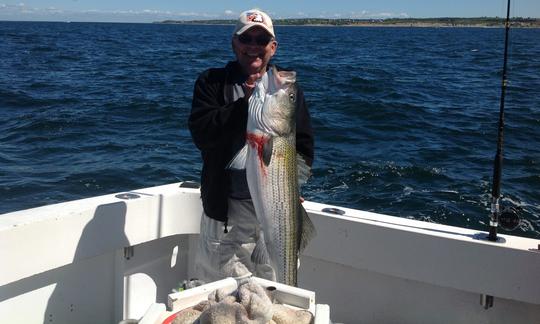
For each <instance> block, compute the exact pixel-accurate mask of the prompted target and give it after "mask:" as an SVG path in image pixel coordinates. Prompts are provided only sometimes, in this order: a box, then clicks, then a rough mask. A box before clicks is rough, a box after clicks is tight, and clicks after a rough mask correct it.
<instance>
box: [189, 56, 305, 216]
mask: <svg viewBox="0 0 540 324" xmlns="http://www.w3.org/2000/svg"><path fill="white" fill-rule="evenodd" d="M278 70H279V68H278ZM244 81H245V76H243V75H242V73H241V68H240V65H239V64H238V63H237V62H229V63H228V64H227V66H225V67H224V68H213V69H208V70H206V71H204V72H203V73H201V75H200V76H199V78H198V79H197V81H196V82H195V89H194V92H193V102H192V106H191V115H190V116H189V121H188V125H189V130H190V131H191V136H192V138H193V142H194V143H195V145H196V146H197V148H198V149H199V150H200V151H201V156H202V160H203V167H202V172H201V197H202V202H203V208H204V212H205V214H206V215H207V216H209V217H211V218H213V219H216V220H218V221H226V220H227V209H228V205H227V199H228V197H229V193H230V178H229V176H228V173H227V171H226V166H227V164H228V163H229V162H230V161H231V159H232V158H233V157H234V155H235V154H236V153H237V152H238V151H239V150H240V149H241V148H242V147H243V146H244V144H245V136H246V127H247V114H248V101H247V100H245V99H244V98H240V99H238V100H236V101H233V98H234V97H233V89H234V84H242V83H243V82H244ZM296 109H297V110H296V149H297V151H298V152H300V153H301V154H302V156H304V158H305V159H306V162H307V163H308V164H309V165H311V164H312V163H313V154H314V153H313V131H312V128H311V119H310V116H309V112H308V109H307V106H306V103H305V100H304V94H303V92H302V90H301V89H300V88H299V89H298V94H297V107H296Z"/></svg>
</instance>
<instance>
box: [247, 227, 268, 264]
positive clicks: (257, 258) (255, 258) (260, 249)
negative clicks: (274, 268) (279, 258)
mask: <svg viewBox="0 0 540 324" xmlns="http://www.w3.org/2000/svg"><path fill="white" fill-rule="evenodd" d="M251 262H253V263H255V264H270V256H269V255H268V249H267V247H266V242H265V241H264V234H263V232H262V231H260V234H259V238H258V239H257V243H256V244H255V248H254V249H253V252H252V253H251Z"/></svg>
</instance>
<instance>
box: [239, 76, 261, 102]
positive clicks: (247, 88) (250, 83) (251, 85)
mask: <svg viewBox="0 0 540 324" xmlns="http://www.w3.org/2000/svg"><path fill="white" fill-rule="evenodd" d="M261 77H262V74H261V73H260V72H259V73H255V74H252V75H250V76H248V78H247V79H246V82H244V84H242V88H243V89H244V97H245V98H246V99H249V97H251V94H252V93H253V90H254V89H255V84H256V83H255V82H257V80H259V79H260V78H261Z"/></svg>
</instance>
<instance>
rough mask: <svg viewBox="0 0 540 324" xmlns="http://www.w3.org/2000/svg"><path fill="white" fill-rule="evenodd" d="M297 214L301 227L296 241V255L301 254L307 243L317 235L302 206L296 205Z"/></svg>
mask: <svg viewBox="0 0 540 324" xmlns="http://www.w3.org/2000/svg"><path fill="white" fill-rule="evenodd" d="M298 206H299V207H298V212H299V213H300V216H301V218H300V219H301V220H302V222H301V223H300V225H301V233H300V239H299V241H298V254H300V253H302V251H304V250H305V249H306V246H307V245H308V243H309V241H311V239H313V238H314V237H315V235H317V231H316V230H315V226H314V225H313V222H312V221H311V219H310V218H309V216H308V214H307V212H306V210H305V209H304V206H302V204H300V203H299V204H298Z"/></svg>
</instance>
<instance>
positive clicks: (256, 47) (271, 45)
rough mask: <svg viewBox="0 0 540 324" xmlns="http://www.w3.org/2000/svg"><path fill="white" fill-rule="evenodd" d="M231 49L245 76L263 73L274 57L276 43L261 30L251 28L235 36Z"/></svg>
mask: <svg viewBox="0 0 540 324" xmlns="http://www.w3.org/2000/svg"><path fill="white" fill-rule="evenodd" d="M232 47H233V51H234V54H235V55H236V59H237V60H238V62H239V63H240V66H242V69H243V71H244V73H245V74H246V75H252V74H256V73H259V72H260V73H263V72H264V71H265V70H266V66H267V65H268V62H269V61H270V58H271V57H272V56H274V54H275V53H276V49H277V42H276V41H275V40H273V39H272V36H271V35H270V34H268V33H267V32H266V31H265V30H264V29H263V28H260V27H253V28H250V29H248V30H246V31H245V32H243V33H242V35H239V36H238V35H235V36H234V37H233V40H232Z"/></svg>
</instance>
